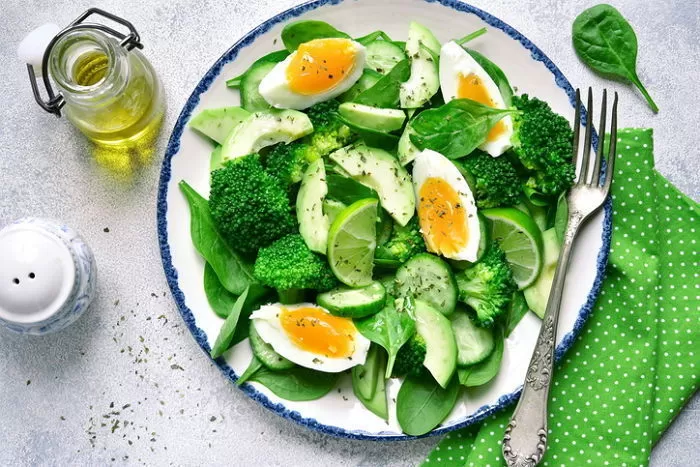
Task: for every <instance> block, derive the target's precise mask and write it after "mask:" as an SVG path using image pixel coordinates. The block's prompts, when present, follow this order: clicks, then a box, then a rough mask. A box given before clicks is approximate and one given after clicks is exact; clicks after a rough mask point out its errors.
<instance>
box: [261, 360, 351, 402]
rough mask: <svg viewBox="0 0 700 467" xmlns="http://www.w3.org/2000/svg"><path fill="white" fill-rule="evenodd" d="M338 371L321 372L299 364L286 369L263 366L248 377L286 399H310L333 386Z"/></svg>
mask: <svg viewBox="0 0 700 467" xmlns="http://www.w3.org/2000/svg"><path fill="white" fill-rule="evenodd" d="M339 375H340V374H339V373H323V372H320V371H315V370H311V369H310V368H303V367H300V366H297V367H294V368H290V369H288V370H270V369H268V368H266V367H264V366H262V367H261V368H260V369H258V370H257V371H255V372H254V373H253V374H252V375H250V377H249V381H256V382H258V383H260V384H262V385H263V386H265V387H266V388H267V389H269V390H270V391H272V392H273V393H274V394H275V395H277V396H279V397H281V398H282V399H286V400H288V401H312V400H316V399H319V398H321V397H323V396H325V395H326V394H328V393H329V392H330V391H331V389H333V388H334V387H335V384H336V382H337V381H338V376H339Z"/></svg>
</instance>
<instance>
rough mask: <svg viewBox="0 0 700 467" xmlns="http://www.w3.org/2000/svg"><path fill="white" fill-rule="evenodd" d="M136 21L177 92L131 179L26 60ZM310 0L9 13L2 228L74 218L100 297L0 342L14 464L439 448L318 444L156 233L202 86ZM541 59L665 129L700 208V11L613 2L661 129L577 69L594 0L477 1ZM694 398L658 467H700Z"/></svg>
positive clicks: (354, 458) (5, 459) (665, 154)
mask: <svg viewBox="0 0 700 467" xmlns="http://www.w3.org/2000/svg"><path fill="white" fill-rule="evenodd" d="M95 3H97V4H99V6H101V7H102V8H105V9H107V10H109V11H113V12H115V13H117V14H120V15H123V16H125V17H127V18H129V19H130V20H131V21H133V23H134V24H135V25H136V26H137V27H138V29H139V30H140V32H141V34H142V39H143V42H144V43H145V44H146V54H147V56H148V57H149V58H150V59H151V60H152V62H153V63H154V65H155V67H156V68H157V70H158V72H159V73H160V76H161V77H162V80H163V82H164V85H165V90H166V93H167V100H168V106H169V110H168V113H167V117H166V123H165V131H164V132H163V134H162V136H161V138H160V140H159V146H158V148H159V151H158V155H157V156H156V160H154V161H153V163H152V164H151V165H149V166H147V167H146V168H145V169H144V170H143V171H142V173H141V174H140V175H139V176H138V177H137V178H136V179H135V180H133V181H132V182H129V183H125V182H117V181H114V180H113V179H112V178H110V177H108V176H106V175H105V174H104V173H103V172H101V171H100V170H99V168H98V167H97V166H96V165H95V163H94V162H93V161H92V160H91V157H90V154H89V150H88V146H87V144H86V142H85V140H84V139H83V138H82V137H81V135H80V134H79V133H78V132H77V131H75V130H74V129H72V128H71V127H70V126H69V125H68V123H67V122H66V121H65V120H58V119H56V118H54V117H52V116H50V115H48V114H46V113H44V112H43V111H42V110H40V109H39V107H38V106H36V105H35V104H34V102H33V101H32V96H31V93H30V89H29V84H28V81H27V76H26V73H25V70H24V67H23V65H22V64H21V63H19V62H18V61H17V60H16V58H15V47H16V45H17V43H18V42H19V41H20V39H21V38H22V36H23V35H24V34H25V32H26V31H28V30H30V29H32V28H33V27H35V26H37V25H39V24H42V23H45V22H50V21H51V22H56V23H58V24H60V25H63V24H65V23H67V22H68V21H69V20H71V19H73V18H74V17H75V16H76V15H77V14H78V13H80V12H81V11H83V10H84V9H85V8H87V7H88V6H91V5H93V4H95ZM294 3H296V2H295V0H266V1H256V2H245V1H242V0H229V1H226V2H221V1H197V2H194V1H185V0H170V1H162V0H160V1H157V2H143V1H136V0H126V1H120V0H103V1H101V2H91V1H88V0H77V1H75V0H72V1H69V0H53V1H51V2H49V1H41V0H32V1H26V0H3V2H2V8H0V30H2V34H1V35H0V83H2V91H3V92H2V93H1V94H0V99H2V102H1V103H0V122H2V124H1V125H0V225H3V224H5V223H7V222H9V221H10V220H12V219H14V218H18V217H21V216H25V215H35V216H47V217H53V218H58V219H63V220H64V221H65V222H67V223H68V224H70V225H72V226H74V227H75V228H76V229H78V230H79V231H80V232H82V234H83V236H84V237H85V238H86V240H87V241H88V242H89V243H90V244H91V245H92V247H93V248H94V251H95V255H96V258H97V261H98V264H99V271H100V280H99V290H98V298H97V300H96V301H95V303H94V305H93V307H92V309H91V310H90V311H89V312H88V313H87V315H86V316H84V317H83V318H82V319H81V320H79V322H77V323H76V324H75V325H74V326H73V327H72V328H70V329H68V330H66V331H65V332H60V333H58V334H55V335H51V336H47V337H44V338H27V337H20V336H16V335H13V334H10V333H8V332H4V331H0V465H18V464H22V465H37V464H41V465H68V464H71V465H86V464H90V465H104V464H107V463H110V462H112V461H113V462H114V463H117V464H132V463H133V464H135V463H144V464H151V465H164V464H168V463H173V464H178V465H180V464H181V465H196V464H199V465H224V464H233V465H300V466H301V465H309V466H312V465H313V466H321V465H336V466H355V465H413V464H416V463H418V462H420V461H421V460H422V459H423V458H424V456H425V455H426V454H427V453H428V452H429V451H430V450H431V449H432V448H433V446H434V445H435V444H436V443H437V441H438V440H437V439H424V440H421V441H414V442H408V443H400V444H378V443H370V442H353V441H345V440H339V439H334V438H329V437H327V436H324V435H320V434H317V433H312V432H309V431H307V430H305V429H302V428H300V427H298V426H296V425H295V424H293V423H290V422H287V421H285V420H283V419H281V418H279V417H278V416H277V415H274V414H272V413H270V412H268V411H266V410H264V409H262V408H260V407H259V406H258V405H257V404H255V403H254V402H252V401H250V400H248V399H247V398H246V397H245V396H244V395H243V394H242V393H241V392H239V391H238V390H237V389H235V388H234V387H233V386H232V385H231V384H230V383H229V382H228V381H227V380H226V379H225V378H223V377H222V376H221V375H220V374H219V372H218V370H217V369H216V368H214V367H213V366H212V365H211V364H210V363H209V360H208V359H207V358H206V357H205V356H204V355H203V354H202V353H201V351H200V349H199V348H198V347H197V345H196V344H195V342H194V340H193V339H192V338H191V337H190V335H189V333H188V332H187V331H186V329H185V328H184V326H183V324H182V321H181V319H180V317H179V315H178V313H177V311H176V309H175V305H174V303H173V301H172V299H171V297H170V293H169V291H168V289H167V285H166V282H165V278H164V276H163V273H162V269H161V263H160V256H159V252H158V247H157V239H156V229H155V198H156V186H157V179H158V174H159V170H160V158H161V157H162V156H161V154H162V149H163V148H164V146H165V142H166V140H167V137H168V134H169V131H170V129H171V128H172V126H173V124H174V122H175V119H176V117H177V115H178V113H179V111H180V108H181V106H182V104H183V103H184V101H185V99H186V97H187V96H188V95H189V93H190V92H191V90H192V89H193V87H194V85H195V84H196V83H197V81H198V80H199V77H200V76H201V75H202V74H203V73H204V72H205V71H206V70H207V69H208V67H209V66H210V65H211V64H212V63H213V62H214V61H215V60H216V58H218V57H219V55H221V53H223V51H225V50H226V49H227V48H228V47H229V46H230V45H231V44H233V43H234V42H235V41H236V40H237V39H238V38H239V37H241V36H242V35H243V34H244V33H245V32H247V31H248V30H249V29H251V28H252V27H254V26H255V25H257V24H258V23H260V22H261V21H263V20H265V19H266V18H268V17H269V16H271V15H273V14H275V13H277V12H279V11H282V10H283V9H286V8H288V7H290V6H292V5H293V4H294ZM473 3H474V4H476V5H477V6H480V7H481V8H484V9H487V10H488V11H490V12H492V13H493V14H495V15H497V16H499V17H501V18H503V19H504V20H505V21H507V22H509V23H510V24H511V25H513V26H514V27H516V28H517V29H519V30H520V31H522V32H523V33H525V34H526V35H527V36H528V37H529V38H530V39H532V40H533V41H534V42H535V43H536V44H537V45H539V46H540V47H541V48H542V50H544V51H545V52H546V53H547V54H548V55H549V56H550V57H551V58H552V59H553V60H554V62H555V63H557V64H558V65H559V67H560V68H561V69H562V70H563V71H564V73H565V74H566V75H567V76H568V77H569V79H571V80H572V81H573V84H574V85H575V86H576V85H578V86H585V85H593V86H595V87H598V88H600V87H602V86H607V87H608V88H611V87H612V88H614V89H617V90H618V91H619V92H620V94H621V102H622V112H621V118H620V124H621V126H641V127H653V128H654V129H655V131H656V147H657V151H656V158H657V165H658V167H659V170H660V171H661V172H662V173H663V174H664V175H666V176H667V177H669V178H670V179H671V180H672V181H673V182H674V183H675V184H676V185H677V186H679V187H680V189H681V190H683V191H684V192H685V193H688V194H689V195H691V196H692V197H693V198H695V199H698V194H699V190H700V184H699V183H698V173H699V169H700V158H699V157H698V149H697V148H698V145H697V141H696V139H695V137H696V135H697V131H698V128H700V113H699V112H698V108H700V97H699V96H700V87H699V85H698V78H697V71H698V70H699V69H700V47H699V46H698V42H697V34H698V32H700V4H698V1H697V0H694V1H684V0H673V1H669V2H651V1H640V0H615V1H614V2H613V3H615V4H616V5H617V6H618V8H620V9H621V10H622V12H623V13H624V14H625V15H626V16H627V17H628V18H629V19H630V20H631V22H632V23H633V24H634V27H635V29H636V31H637V34H638V36H639V44H640V49H641V52H640V56H639V69H640V75H641V78H642V81H644V82H645V83H646V84H647V86H648V89H649V91H650V92H651V93H652V94H653V96H654V97H655V98H656V101H657V103H658V104H659V106H660V108H661V112H660V113H659V114H658V115H657V116H653V115H652V114H651V112H650V111H649V110H648V108H647V107H646V105H645V104H644V102H643V100H642V98H641V97H640V95H639V94H638V93H637V92H635V91H634V90H633V89H632V88H631V87H628V86H625V85H621V84H616V85H615V84H613V85H611V83H609V82H604V81H602V80H600V79H598V78H597V77H595V76H593V75H592V74H591V73H590V72H589V71H588V70H587V69H586V68H584V67H583V66H582V65H581V63H579V61H578V60H577V59H576V57H575V55H574V53H573V50H572V49H571V47H570V45H569V44H570V25H571V22H572V20H573V18H574V17H575V15H576V14H577V13H578V12H579V11H581V10H582V9H583V8H585V7H587V6H589V5H592V4H593V3H595V2H593V1H591V0H572V1H567V2H557V1H554V0H526V1H525V0H521V1H519V2H508V1H505V0H498V1H496V0H489V1H487V0H475V1H474V2H473ZM699 410H700V398H699V397H697V396H696V397H695V399H693V400H692V401H691V402H690V403H689V405H688V406H687V407H686V408H685V410H684V411H683V413H682V414H681V416H680V417H679V418H678V420H677V421H676V422H675V424H674V425H673V426H672V427H671V429H670V430H669V431H668V433H667V434H666V435H665V437H664V438H663V439H662V441H661V442H660V443H659V445H658V446H657V447H656V448H655V449H654V453H653V456H652V465H653V466H656V467H661V466H663V467H667V466H668V467H670V466H679V467H680V466H684V467H685V466H690V465H700V459H699V458H698V454H697V450H696V445H697V434H698V428H699V422H700V413H699Z"/></svg>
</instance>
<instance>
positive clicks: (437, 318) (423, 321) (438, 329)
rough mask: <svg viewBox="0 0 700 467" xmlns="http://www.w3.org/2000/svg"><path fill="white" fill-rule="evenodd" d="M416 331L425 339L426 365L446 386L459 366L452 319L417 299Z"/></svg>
mask: <svg viewBox="0 0 700 467" xmlns="http://www.w3.org/2000/svg"><path fill="white" fill-rule="evenodd" d="M415 315H416V331H417V332H418V334H420V336H421V337H423V339H425V348H426V353H425V360H423V366H425V367H426V368H427V369H428V371H430V374H431V375H433V378H435V381H437V382H438V384H439V385H440V386H442V387H443V388H446V387H447V385H448V384H449V382H450V379H452V375H453V374H454V372H455V369H456V368H457V343H456V341H455V336H454V333H453V332H452V325H451V324H450V320H449V319H448V318H447V317H446V316H445V315H443V314H442V313H440V312H439V311H437V310H436V309H435V308H433V307H431V306H430V305H428V304H427V303H425V302H423V301H421V300H416V308H415Z"/></svg>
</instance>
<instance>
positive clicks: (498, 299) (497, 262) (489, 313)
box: [457, 245, 517, 326]
mask: <svg viewBox="0 0 700 467" xmlns="http://www.w3.org/2000/svg"><path fill="white" fill-rule="evenodd" d="M457 288H458V289H459V299H460V300H461V301H463V302H464V303H466V304H467V305H469V306H470V307H472V308H473V309H474V311H475V312H476V321H477V324H478V325H479V326H491V325H493V323H494V321H495V320H496V319H497V318H498V317H499V316H501V315H503V314H504V313H506V312H507V311H508V306H509V305H510V301H511V300H512V297H513V292H515V290H516V289H517V286H516V285H515V281H514V280H513V273H512V271H511V270H510V266H509V265H508V262H507V261H506V255H505V253H503V250H501V249H500V248H499V247H498V246H497V245H494V246H492V247H491V248H490V249H489V251H487V252H486V253H485V254H484V257H483V258H482V259H481V260H480V261H479V262H478V263H476V264H475V265H474V266H473V267H472V268H470V269H467V270H465V271H463V272H461V273H459V274H458V275H457Z"/></svg>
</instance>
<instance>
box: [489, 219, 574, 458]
mask: <svg viewBox="0 0 700 467" xmlns="http://www.w3.org/2000/svg"><path fill="white" fill-rule="evenodd" d="M572 214H573V215H572V216H571V217H570V218H569V221H568V225H567V228H566V233H565V235H564V242H563V245H562V248H561V251H560V252H559V260H558V264H557V269H556V271H555V272H554V280H553V282H552V290H551V291H550V294H549V300H548V301H547V309H546V311H545V314H544V319H543V320H542V327H541V329H540V334H539V336H538V337H537V344H536V346H535V350H534V352H533V353H532V359H531V360H530V365H529V366H528V368H527V375H526V377H525V383H524V385H523V391H522V393H521V394H520V400H519V401H518V405H517V407H516V408H515V411H514V412H513V416H512V417H511V419H510V422H509V423H508V426H507V427H506V432H505V435H504V437H503V457H504V458H505V460H506V463H507V464H508V466H509V467H534V466H535V465H537V464H538V463H539V462H540V460H542V456H543V455H544V452H545V451H546V449H547V401H548V398H549V386H550V384H551V382H552V373H553V370H554V348H555V344H556V337H557V323H558V321H559V307H560V305H561V297H562V291H563V290H564V280H565V278H566V269H567V266H568V264H569V258H570V256H571V247H572V245H573V241H574V237H575V236H576V234H577V233H578V228H579V226H580V224H581V220H582V219H581V217H579V216H577V215H576V213H572Z"/></svg>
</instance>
